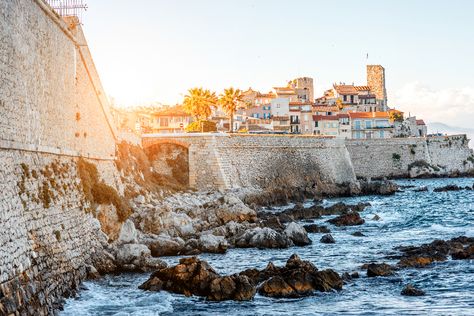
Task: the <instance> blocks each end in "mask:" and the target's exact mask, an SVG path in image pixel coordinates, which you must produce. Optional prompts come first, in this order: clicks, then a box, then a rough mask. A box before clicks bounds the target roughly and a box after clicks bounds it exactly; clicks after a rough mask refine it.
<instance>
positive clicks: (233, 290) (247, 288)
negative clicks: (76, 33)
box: [207, 275, 256, 301]
mask: <svg viewBox="0 0 474 316" xmlns="http://www.w3.org/2000/svg"><path fill="white" fill-rule="evenodd" d="M255 293H256V288H255V286H254V285H252V283H251V282H250V280H249V278H248V277H247V276H245V275H231V276H224V277H220V278H215V279H214V280H212V282H211V285H210V288H209V294H208V295H207V299H209V300H212V301H224V300H234V301H249V300H251V299H252V298H253V297H254V296H255Z"/></svg>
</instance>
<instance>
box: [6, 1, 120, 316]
mask: <svg viewBox="0 0 474 316" xmlns="http://www.w3.org/2000/svg"><path fill="white" fill-rule="evenodd" d="M72 22H74V20H73V19H66V20H62V19H61V18H59V17H58V16H57V15H56V14H55V13H53V11H52V10H51V9H50V8H49V7H48V6H47V5H46V4H45V3H44V2H43V1H42V0H2V1H0V246H1V247H0V315H4V314H6V315H8V314H22V315H23V314H31V315H43V314H44V315H46V314H48V315H49V314H53V309H54V307H55V306H56V307H57V305H56V304H57V303H58V302H60V301H61V298H62V297H63V296H65V295H66V296H67V295H68V294H70V293H71V290H74V289H75V288H76V287H77V286H78V284H79V283H80V281H81V280H83V278H84V277H85V274H86V268H85V266H86V264H88V263H93V262H94V260H95V258H96V257H98V255H99V254H100V253H101V251H102V250H103V246H104V245H105V244H106V241H107V237H106V236H105V235H104V234H103V233H102V231H101V229H100V224H99V221H97V220H96V219H94V218H93V216H92V215H90V212H91V211H92V210H91V208H90V206H89V205H88V203H87V201H85V200H84V196H83V193H82V189H81V187H80V184H79V178H78V174H77V170H76V165H77V164H76V162H77V160H78V159H79V157H85V158H86V159H87V158H90V159H88V160H89V161H91V162H93V163H94V164H96V165H97V168H98V170H99V172H100V174H101V178H102V179H103V180H105V181H106V182H107V183H109V184H111V185H113V186H114V187H117V188H119V189H120V177H119V175H118V173H117V170H116V168H115V166H114V158H115V134H114V132H115V131H114V128H113V126H111V125H110V124H109V122H110V120H109V119H108V113H107V111H106V109H107V107H106V105H107V104H106V103H107V99H106V97H105V96H106V94H105V93H104V91H103V89H102V86H101V84H100V80H99V77H98V74H97V71H96V69H95V67H94V64H93V61H92V58H91V56H90V52H89V50H88V47H87V43H86V41H85V39H84V35H83V33H82V30H81V29H80V26H76V24H75V23H72Z"/></svg>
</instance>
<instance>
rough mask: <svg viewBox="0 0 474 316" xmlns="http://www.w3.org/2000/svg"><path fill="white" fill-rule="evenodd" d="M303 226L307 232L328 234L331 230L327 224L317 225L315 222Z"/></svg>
mask: <svg viewBox="0 0 474 316" xmlns="http://www.w3.org/2000/svg"><path fill="white" fill-rule="evenodd" d="M303 228H304V229H305V230H306V231H307V232H308V233H323V234H328V233H330V232H331V230H330V229H329V228H327V226H319V225H316V224H309V225H304V226H303Z"/></svg>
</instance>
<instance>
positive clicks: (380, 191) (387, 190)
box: [360, 180, 399, 195]
mask: <svg viewBox="0 0 474 316" xmlns="http://www.w3.org/2000/svg"><path fill="white" fill-rule="evenodd" d="M360 187H361V193H362V194H363V195H372V194H375V195H392V194H395V193H396V192H398V190H399V187H398V185H397V184H396V183H395V182H392V181H389V180H381V181H360Z"/></svg>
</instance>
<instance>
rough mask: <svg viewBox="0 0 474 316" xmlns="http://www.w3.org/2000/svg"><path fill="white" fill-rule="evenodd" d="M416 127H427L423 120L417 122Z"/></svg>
mask: <svg viewBox="0 0 474 316" xmlns="http://www.w3.org/2000/svg"><path fill="white" fill-rule="evenodd" d="M416 125H426V124H425V121H423V120H416Z"/></svg>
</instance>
